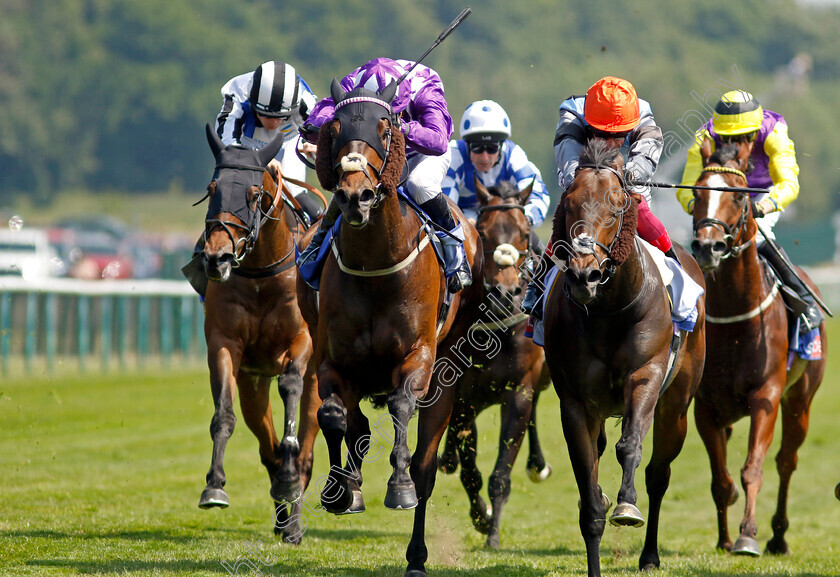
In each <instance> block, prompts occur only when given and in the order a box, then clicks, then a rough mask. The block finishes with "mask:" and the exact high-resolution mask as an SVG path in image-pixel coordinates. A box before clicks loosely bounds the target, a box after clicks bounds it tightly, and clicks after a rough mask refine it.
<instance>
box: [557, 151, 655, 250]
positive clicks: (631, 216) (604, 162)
mask: <svg viewBox="0 0 840 577" xmlns="http://www.w3.org/2000/svg"><path fill="white" fill-rule="evenodd" d="M619 155H620V152H619V151H618V150H617V149H610V148H608V147H607V143H606V142H604V141H603V140H600V139H593V140H590V141H589V143H588V144H587V145H586V146H584V148H583V150H582V151H581V155H580V161H579V165H591V166H593V167H594V168H595V169H596V170H597V169H598V168H615V161H616V160H617V157H618V156H619ZM575 178H577V176H576V177H575ZM630 201H631V202H630V205H629V206H628V207H627V208H626V209H625V210H624V216H623V220H622V222H621V230H619V231H618V239H617V240H616V242H615V244H614V245H613V247H612V251H610V260H611V261H613V262H614V263H615V264H616V265H620V264H622V263H623V262H624V261H625V260H627V257H628V256H630V253H631V252H632V251H633V244H634V239H635V237H636V227H637V226H638V223H639V203H640V202H641V201H642V197H641V196H640V195H636V194H631V195H630ZM567 205H568V196H567V195H566V193H563V196H562V198H561V199H560V203H559V204H558V205H557V210H556V211H555V212H554V219H553V220H552V223H551V242H550V246H552V247H556V248H555V254H556V253H557V252H560V253H561V255H565V258H564V257H563V256H559V255H558V258H560V259H562V260H568V257H569V247H570V246H571V243H570V242H569V239H568V237H567V235H566V215H567V211H568V208H567ZM558 243H560V244H558Z"/></svg>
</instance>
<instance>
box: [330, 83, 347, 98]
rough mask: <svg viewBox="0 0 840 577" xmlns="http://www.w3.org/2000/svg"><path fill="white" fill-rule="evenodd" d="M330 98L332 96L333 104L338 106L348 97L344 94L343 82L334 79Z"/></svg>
mask: <svg viewBox="0 0 840 577" xmlns="http://www.w3.org/2000/svg"><path fill="white" fill-rule="evenodd" d="M330 96H332V99H333V102H334V103H335V104H338V103H339V102H341V101H342V100H344V97H345V96H347V93H346V92H344V89H343V88H342V87H341V82H339V81H338V78H333V81H332V84H330Z"/></svg>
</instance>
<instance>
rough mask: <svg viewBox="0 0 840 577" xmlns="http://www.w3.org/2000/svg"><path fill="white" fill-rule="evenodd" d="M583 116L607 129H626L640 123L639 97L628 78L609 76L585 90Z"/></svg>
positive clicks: (587, 120)
mask: <svg viewBox="0 0 840 577" xmlns="http://www.w3.org/2000/svg"><path fill="white" fill-rule="evenodd" d="M583 118H584V119H585V120H586V122H588V123H589V125H590V126H592V127H593V128H596V129H598V130H603V131H605V132H626V131H628V130H633V129H634V128H636V127H637V126H638V125H639V98H638V96H636V89H635V88H633V85H632V84H630V83H629V82H628V81H626V80H623V79H621V78H616V77H615V76H606V77H604V78H602V79H601V80H599V81H598V82H596V83H595V84H593V85H592V86H591V87H590V88H589V90H588V91H587V92H586V100H585V101H584V103H583Z"/></svg>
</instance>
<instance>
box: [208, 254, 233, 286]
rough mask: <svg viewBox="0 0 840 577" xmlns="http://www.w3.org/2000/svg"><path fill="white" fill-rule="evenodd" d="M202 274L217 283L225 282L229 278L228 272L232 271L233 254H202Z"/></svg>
mask: <svg viewBox="0 0 840 577" xmlns="http://www.w3.org/2000/svg"><path fill="white" fill-rule="evenodd" d="M202 260H203V262H204V272H205V273H207V278H209V279H210V280H214V281H217V282H225V281H226V280H228V279H229V278H230V271H231V270H233V262H234V258H233V253H230V252H225V253H222V254H207V253H206V252H205V253H204V254H203V259H202Z"/></svg>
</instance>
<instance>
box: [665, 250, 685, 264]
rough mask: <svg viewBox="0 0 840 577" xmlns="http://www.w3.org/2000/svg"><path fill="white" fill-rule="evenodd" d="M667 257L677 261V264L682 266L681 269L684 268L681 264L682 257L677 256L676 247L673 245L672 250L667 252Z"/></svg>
mask: <svg viewBox="0 0 840 577" xmlns="http://www.w3.org/2000/svg"><path fill="white" fill-rule="evenodd" d="M665 256H669V257H671V258H672V259H674V260H675V261H677V264H678V265H680V267H682V263H681V262H680V257H678V256H677V251H675V250H674V245H671V248H669V249H668V250H666V251H665Z"/></svg>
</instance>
